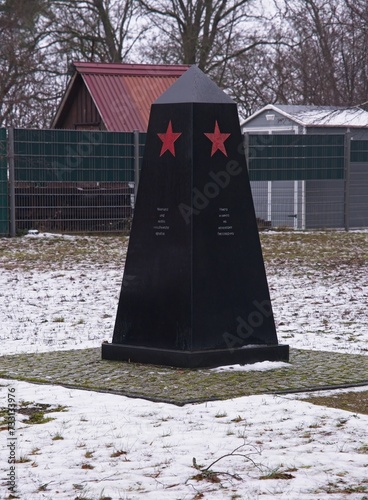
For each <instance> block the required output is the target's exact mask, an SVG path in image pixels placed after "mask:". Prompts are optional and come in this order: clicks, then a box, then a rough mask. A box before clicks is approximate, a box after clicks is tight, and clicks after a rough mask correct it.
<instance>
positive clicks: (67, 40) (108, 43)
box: [52, 0, 145, 62]
mask: <svg viewBox="0 0 368 500" xmlns="http://www.w3.org/2000/svg"><path fill="white" fill-rule="evenodd" d="M52 4H53V16H54V20H55V27H54V30H53V33H52V37H53V39H54V41H55V43H57V44H58V46H59V47H60V48H61V51H62V52H64V53H66V54H67V55H68V59H69V60H71V59H81V60H84V61H99V62H122V61H125V60H126V59H127V57H128V54H129V53H130V52H131V50H132V48H133V47H134V45H135V43H136V42H137V40H139V38H140V37H141V36H143V33H144V31H145V27H144V26H143V25H142V24H141V23H140V24H137V23H136V11H137V6H136V1H135V0H52Z"/></svg>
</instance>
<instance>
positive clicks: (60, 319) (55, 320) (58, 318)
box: [52, 316, 65, 323]
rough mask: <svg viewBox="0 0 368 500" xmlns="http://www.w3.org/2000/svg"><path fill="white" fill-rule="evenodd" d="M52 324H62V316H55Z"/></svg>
mask: <svg viewBox="0 0 368 500" xmlns="http://www.w3.org/2000/svg"><path fill="white" fill-rule="evenodd" d="M52 321H53V322H54V323H64V321H65V319H64V318H63V317H62V316H57V317H56V318H53V320H52Z"/></svg>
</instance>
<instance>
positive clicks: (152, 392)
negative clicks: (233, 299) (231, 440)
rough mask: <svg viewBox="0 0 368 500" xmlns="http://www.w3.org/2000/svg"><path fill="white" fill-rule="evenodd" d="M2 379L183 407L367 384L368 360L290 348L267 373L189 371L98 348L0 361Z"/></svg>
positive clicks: (8, 358)
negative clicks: (108, 354) (284, 360)
mask: <svg viewBox="0 0 368 500" xmlns="http://www.w3.org/2000/svg"><path fill="white" fill-rule="evenodd" d="M0 377H2V378H8V379H9V378H10V379H18V380H24V381H28V382H36V383H46V384H56V385H63V386H69V387H73V388H79V389H87V390H95V391H103V392H111V393H116V394H121V395H125V396H131V397H139V398H144V399H149V400H153V401H163V402H167V403H173V404H178V405H183V404H186V403H191V402H203V401H210V400H216V399H229V398H235V397H240V396H248V395H253V394H264V393H278V392H284V391H286V392H289V391H290V392H294V391H305V390H312V389H322V388H334V387H335V386H359V385H368V356H362V355H351V354H341V353H334V352H321V351H311V350H300V349H291V351H290V366H289V367H283V368H279V369H274V370H268V371H263V372H261V371H250V372H249V371H247V372H240V371H231V370H230V371H225V372H214V371H211V370H206V369H199V370H189V369H180V368H169V367H162V366H153V365H142V364H135V363H126V362H119V361H106V360H101V350H100V349H99V348H94V349H83V350H72V351H56V352H47V353H38V354H19V355H13V356H3V357H0Z"/></svg>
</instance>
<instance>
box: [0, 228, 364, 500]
mask: <svg viewBox="0 0 368 500" xmlns="http://www.w3.org/2000/svg"><path fill="white" fill-rule="evenodd" d="M281 237H283V241H284V242H287V247H286V246H285V248H281V249H279V250H280V253H279V254H277V255H275V250H274V249H275V248H276V247H280V245H281V243H280V242H281V239H280V238H281ZM281 237H280V234H268V235H264V236H263V237H262V241H263V244H264V250H265V260H266V268H267V274H268V281H269V286H270V292H271V297H272V302H273V308H274V314H275V319H276V323H277V331H278V337H279V341H280V342H282V343H289V344H290V345H291V347H296V348H306V349H319V350H331V351H340V352H348V353H359V354H367V353H368V326H367V325H368V313H367V301H368V259H367V248H368V233H364V232H363V233H359V234H358V233H357V234H355V235H354V233H352V235H351V237H349V236H348V235H346V234H345V233H341V234H340V235H339V234H338V233H337V234H336V235H334V236H333V237H332V240H331V238H330V236H327V238H330V239H329V240H328V241H329V242H330V243H329V244H330V246H332V245H331V241H332V242H333V245H336V247H337V248H336V249H334V248H330V249H329V250H328V251H329V253H328V255H325V253H326V252H325V250H326V249H325V248H324V247H323V242H324V241H325V240H324V239H325V235H324V234H322V235H321V242H320V243H318V244H319V245H320V250H318V245H317V244H314V246H313V248H312V247H311V248H310V249H309V248H305V247H306V246H307V245H308V244H309V243H311V236H308V235H305V234H300V235H295V234H292V235H290V236H288V235H287V234H286V235H284V236H281ZM275 240H277V242H276V244H275ZM339 241H341V248H338V246H339V243H338V242H339ZM284 244H285V245H286V243H284ZM125 250H126V246H124V245H123V239H122V238H114V237H110V238H107V237H101V238H97V237H90V238H88V237H77V236H68V237H67V236H63V237H60V236H54V235H39V236H29V237H23V238H17V239H15V240H8V239H0V266H1V274H0V324H1V331H0V340H1V354H2V355H4V354H14V353H20V352H41V351H50V350H51V351H52V350H60V349H73V348H85V347H95V346H99V345H100V344H101V342H102V341H103V340H111V335H112V329H113V323H114V320H115V314H116V308H117V303H118V296H119V292H120V284H121V279H122V272H123V259H124V255H125ZM340 251H341V255H340ZM319 252H320V255H319ZM335 252H336V254H338V255H337V256H336V255H335ZM305 254H307V257H308V255H309V254H310V262H308V259H307V258H306V255H305ZM0 363H1V359H0ZM275 366H276V365H275ZM260 368H261V369H262V368H263V369H264V368H268V369H269V370H270V372H269V373H270V377H272V364H268V366H266V365H263V366H261V367H260ZM0 384H1V387H0V390H1V398H2V399H1V403H0V407H2V408H5V409H6V408H9V409H10V413H9V414H8V413H6V412H4V411H3V412H2V413H0V428H1V429H2V431H1V432H0V439H1V442H2V445H1V447H0V450H1V451H0V463H1V479H0V481H1V482H0V486H1V489H0V491H1V495H2V496H1V498H3V499H6V498H8V497H9V494H10V493H11V491H10V490H8V486H9V484H8V479H9V477H11V476H8V474H12V472H13V471H12V469H11V467H12V466H14V467H15V472H16V479H15V482H16V484H17V488H18V489H17V493H18V498H20V499H22V500H33V499H35V500H38V499H50V500H51V499H52V500H54V499H65V500H70V499H73V500H75V499H79V500H82V499H93V500H97V499H99V500H102V499H103V498H105V499H108V498H111V499H113V500H119V499H126V500H128V499H137V498H139V499H143V498H144V499H146V498H147V499H153V500H161V499H162V500H165V499H170V500H184V499H191V500H192V499H193V500H194V499H200V498H205V499H208V500H212V499H237V498H238V499H250V500H255V499H258V498H260V499H271V498H272V499H273V498H278V499H288V500H297V499H298V500H299V499H300V500H303V499H305V500H319V499H324V498H326V499H327V498H328V499H344V498H349V499H354V500H355V499H359V500H363V499H367V498H368V479H367V478H368V431H367V429H368V415H362V414H354V413H351V412H346V411H342V410H335V409H331V408H325V407H321V406H315V405H312V404H310V403H309V402H304V401H302V395H297V396H296V395H288V396H284V397H280V396H270V395H267V396H251V397H242V398H238V399H234V400H227V401H219V402H208V403H203V404H196V405H186V406H184V407H176V406H172V405H167V404H164V403H153V402H149V401H143V400H138V399H137V400H136V399H129V398H126V397H122V396H115V395H107V394H97V393H93V392H87V391H77V390H70V389H66V388H62V387H56V386H41V385H34V384H29V383H25V382H17V381H11V380H0ZM360 390H361V389H360ZM13 396H14V397H15V399H16V401H17V403H16V404H17V408H18V409H19V410H20V412H19V413H18V412H16V425H15V435H14V436H11V435H10V430H8V427H7V421H6V420H7V416H8V415H10V416H11V415H12V413H11V410H12V406H11V404H12V397H13ZM8 397H9V399H8ZM8 403H9V405H10V406H8ZM34 404H37V405H41V404H47V405H52V406H51V407H47V406H43V407H42V406H39V407H38V411H39V413H38V415H39V417H40V418H41V417H42V412H44V417H45V420H47V418H48V417H52V418H53V420H50V421H46V422H44V421H43V420H42V418H41V422H43V423H30V422H27V420H28V418H29V417H30V415H32V414H33V415H34V413H35V412H34V409H33V411H32V405H34ZM53 410H54V411H53ZM55 410H58V411H55ZM60 410H64V411H60ZM15 438H16V439H15ZM13 442H14V444H15V448H16V457H17V463H16V464H12V463H8V462H9V459H10V461H11V451H12V443H13ZM9 443H10V444H9ZM221 457H223V458H221ZM218 459H219V460H218ZM216 460H218V461H217V462H216V463H214V462H215V461H216ZM212 463H213V465H211V464H212ZM207 468H208V469H209V470H207ZM211 471H212V472H211ZM9 498H11V497H9Z"/></svg>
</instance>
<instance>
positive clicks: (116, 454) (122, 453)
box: [110, 450, 127, 458]
mask: <svg viewBox="0 0 368 500" xmlns="http://www.w3.org/2000/svg"><path fill="white" fill-rule="evenodd" d="M121 455H127V452H126V451H124V450H116V451H114V452H113V453H111V455H110V457H111V458H117V457H121Z"/></svg>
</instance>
